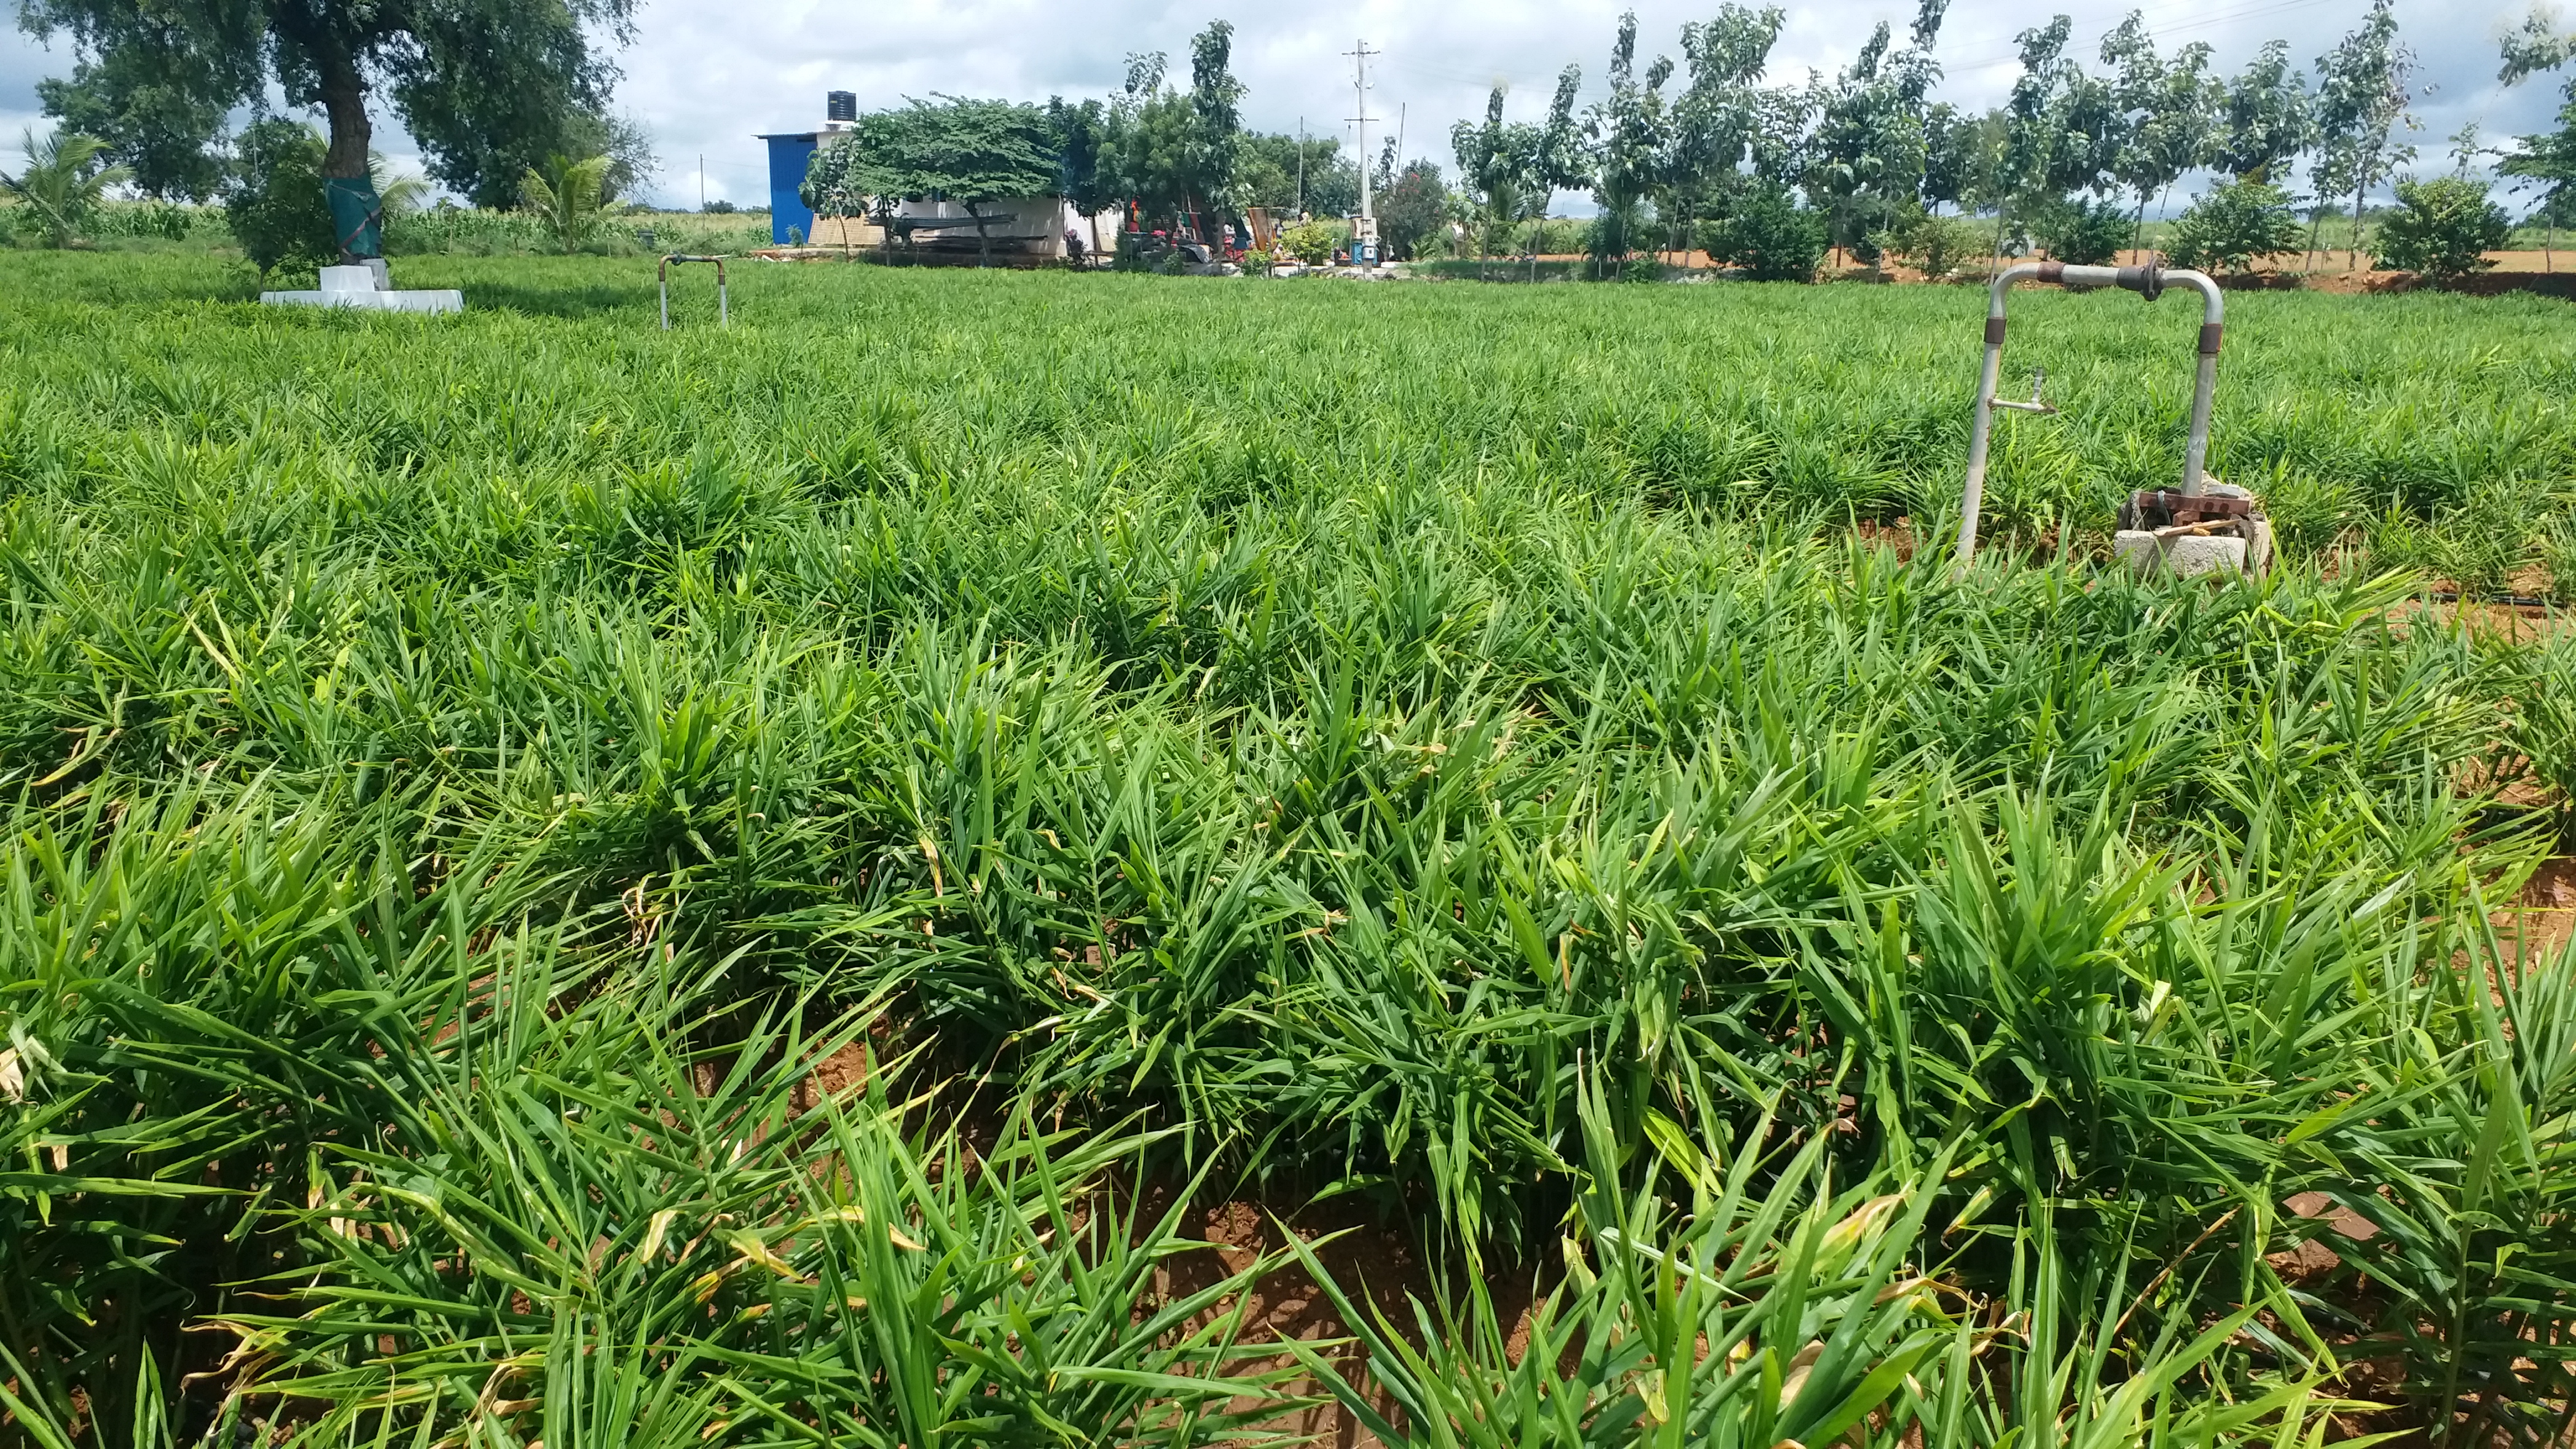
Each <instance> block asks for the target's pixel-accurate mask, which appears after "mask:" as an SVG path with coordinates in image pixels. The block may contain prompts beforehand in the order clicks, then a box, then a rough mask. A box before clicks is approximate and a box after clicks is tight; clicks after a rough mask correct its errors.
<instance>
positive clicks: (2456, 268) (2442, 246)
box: [2371, 176, 2513, 287]
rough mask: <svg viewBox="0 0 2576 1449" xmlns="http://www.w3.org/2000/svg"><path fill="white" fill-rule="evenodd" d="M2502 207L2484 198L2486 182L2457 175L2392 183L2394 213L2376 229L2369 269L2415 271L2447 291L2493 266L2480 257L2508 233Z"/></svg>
mask: <svg viewBox="0 0 2576 1449" xmlns="http://www.w3.org/2000/svg"><path fill="white" fill-rule="evenodd" d="M2512 231H2513V225H2512V223H2511V222H2509V221H2508V220H2506V218H2505V214H2504V208H2503V207H2501V206H2498V205H2496V204H2495V203H2494V202H2492V201H2490V200H2488V199H2487V188H2486V183H2484V182H2482V181H2470V180H2466V179H2464V178H2461V177H2457V176H2445V177H2441V178H2440V179H2438V180H2434V181H2400V182H2398V183H2397V208H2396V210H2394V211H2391V212H2389V213H2388V215H2387V217H2386V219H2385V220H2383V221H2381V222H2380V224H2379V245H2378V246H2377V247H2376V248H2375V249H2373V251H2372V254H2371V259H2372V261H2373V263H2374V264H2376V265H2378V266H2381V267H2385V268H2390V269H2393V270H2396V271H2401V272H2415V273H2418V274H2420V275H2422V276H2423V277H2424V278H2425V279H2426V280H2427V281H2430V282H2431V283H2432V284H2433V285H2434V286H2437V287H2447V286H2449V285H2451V284H2452V283H2454V282H2456V281H2458V280H2459V279H2460V278H2462V277H2464V276H2467V275H2468V274H2469V273H2471V272H2480V271H2484V270H2486V269H2487V268H2489V267H2491V266H2494V265H2495V263H2493V262H2491V261H2488V260H2487V259H2486V256H2485V253H2487V252H2490V251H2493V250H2495V249H2496V248H2498V247H2500V246H2503V245H2504V242H2505V238H2506V237H2507V236H2509V235H2511V234H2512Z"/></svg>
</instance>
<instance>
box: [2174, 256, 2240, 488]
mask: <svg viewBox="0 0 2576 1449" xmlns="http://www.w3.org/2000/svg"><path fill="white" fill-rule="evenodd" d="M2165 280H2166V281H2168V282H2187V283H2189V284H2191V285H2192V286H2195V287H2198V288H2199V289H2200V297H2201V303H2200V367H2199V372H2198V375H2197V376H2196V377H2195V378H2193V380H2192V386H2191V440H2190V441H2189V442H2187V443H2185V444H2184V445H2183V450H2182V491H2183V496H2184V497H2186V498H2197V497H2199V496H2200V491H2201V489H2202V488H2203V487H2204V486H2206V485H2207V484H2208V482H2209V477H2208V474H2207V473H2206V472H2205V471H2204V469H2205V466H2206V465H2207V463H2208V461H2209V408H2210V402H2211V399H2212V398H2214V397H2215V396H2216V395H2217V392H2218V344H2219V341H2220V339H2221V338H2223V337H2224V336H2225V335H2226V330H2227V303H2226V302H2225V301H2224V300H2222V299H2221V298H2220V296H2219V294H2218V283H2216V282H2214V281H2212V280H2210V278H2209V277H2208V275H2207V274H2205V273H2202V272H2192V271H2182V272H2167V273H2165Z"/></svg>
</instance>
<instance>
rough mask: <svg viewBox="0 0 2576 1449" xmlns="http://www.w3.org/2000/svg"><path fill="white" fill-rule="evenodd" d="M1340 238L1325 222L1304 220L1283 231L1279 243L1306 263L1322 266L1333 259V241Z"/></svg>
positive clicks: (1289, 253)
mask: <svg viewBox="0 0 2576 1449" xmlns="http://www.w3.org/2000/svg"><path fill="white" fill-rule="evenodd" d="M1338 239H1339V238H1337V237H1336V236H1335V235H1334V234H1333V229H1332V228H1331V227H1329V226H1326V225H1325V224H1324V223H1322V222H1320V221H1303V222H1299V223H1298V224H1297V225H1295V226H1292V227H1290V228H1288V229H1287V230H1286V231H1283V232H1281V233H1280V234H1279V245H1280V246H1282V247H1283V248H1285V249H1286V250H1287V252H1288V255H1290V256H1292V257H1295V258H1296V259H1297V260H1299V261H1301V262H1304V263H1305V264H1306V265H1308V266H1310V267H1320V266H1322V265H1323V264H1324V263H1326V262H1329V261H1331V260H1332V259H1333V243H1334V242H1335V241H1336V240H1338Z"/></svg>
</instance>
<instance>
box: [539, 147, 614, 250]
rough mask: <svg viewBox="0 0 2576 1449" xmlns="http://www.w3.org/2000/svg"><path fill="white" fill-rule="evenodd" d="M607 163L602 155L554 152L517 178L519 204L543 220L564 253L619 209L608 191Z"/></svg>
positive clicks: (586, 238)
mask: <svg viewBox="0 0 2576 1449" xmlns="http://www.w3.org/2000/svg"><path fill="white" fill-rule="evenodd" d="M610 164H611V163H610V161H609V158H608V157H606V156H591V157H587V158H585V159H583V160H579V161H575V160H573V159H571V158H570V157H567V156H563V155H561V154H557V155H555V156H551V157H548V158H547V160H546V167H545V170H543V171H540V170H538V169H537V168H536V167H534V166H531V167H529V168H528V171H527V174H526V175H525V176H522V177H521V178H520V179H519V202H520V204H521V205H523V206H525V207H527V209H528V210H530V211H532V212H535V213H536V214H537V216H538V217H539V218H540V219H542V220H543V221H544V222H545V224H546V228H547V230H549V231H552V232H553V233H554V234H555V237H556V239H557V240H558V241H560V242H562V243H563V249H564V251H565V252H567V253H570V252H577V251H579V250H581V247H582V243H584V242H586V241H589V240H590V237H591V234H592V233H593V232H595V231H597V230H598V229H599V227H600V224H601V223H602V222H604V221H606V220H607V219H608V218H609V217H610V216H611V215H613V214H615V213H616V212H617V211H619V210H622V209H623V208H622V207H620V206H618V205H617V203H616V201H615V200H614V198H613V197H612V195H611V188H610V187H609V184H608V168H609V166H610Z"/></svg>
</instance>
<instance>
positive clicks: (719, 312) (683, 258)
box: [662, 252, 733, 332]
mask: <svg viewBox="0 0 2576 1449" xmlns="http://www.w3.org/2000/svg"><path fill="white" fill-rule="evenodd" d="M673 262H713V263H715V264H716V321H717V323H718V325H720V326H723V327H727V328H730V327H732V326H733V297H732V294H731V292H730V291H728V290H727V288H726V286H725V259H724V258H723V257H720V256H719V257H693V256H689V255H687V254H686V253H683V252H673V253H671V254H670V255H669V256H666V257H664V258H662V330H663V331H665V332H668V331H670V330H671V263H673Z"/></svg>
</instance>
